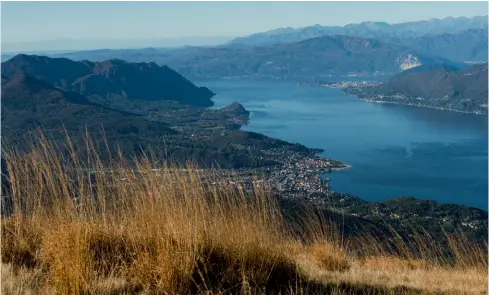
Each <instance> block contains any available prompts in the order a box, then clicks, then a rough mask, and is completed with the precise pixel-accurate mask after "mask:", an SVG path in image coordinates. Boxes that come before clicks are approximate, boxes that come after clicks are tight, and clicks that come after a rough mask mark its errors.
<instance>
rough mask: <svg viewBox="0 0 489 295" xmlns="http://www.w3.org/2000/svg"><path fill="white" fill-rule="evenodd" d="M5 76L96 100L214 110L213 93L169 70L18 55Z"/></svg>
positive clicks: (147, 65)
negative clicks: (38, 81) (28, 79)
mask: <svg viewBox="0 0 489 295" xmlns="http://www.w3.org/2000/svg"><path fill="white" fill-rule="evenodd" d="M2 74H3V75H4V76H6V77H12V76H14V75H16V74H27V75H30V76H32V77H35V78H37V79H41V80H43V81H46V82H48V83H50V84H52V85H53V86H55V87H58V88H61V89H63V90H66V91H72V92H76V93H78V94H81V95H86V96H88V97H89V98H92V99H94V100H97V101H100V100H117V99H136V100H150V101H162V100H165V101H176V102H178V103H182V104H187V105H193V106H211V105H213V102H212V101H211V100H210V98H211V97H212V96H213V95H214V94H213V93H212V92H211V91H210V90H208V89H207V88H203V87H200V88H199V87H197V86H195V85H194V84H192V83H191V82H190V81H188V80H187V79H185V78H184V77H183V76H181V75H180V74H178V73H177V72H175V71H173V70H172V69H170V68H168V67H166V66H162V67H160V66H158V65H156V64H155V63H128V62H125V61H122V60H108V61H104V62H89V61H79V62H75V61H72V60H69V59H66V58H49V57H45V56H30V55H23V54H21V55H17V56H15V57H13V58H11V59H10V60H8V61H6V62H4V63H2Z"/></svg>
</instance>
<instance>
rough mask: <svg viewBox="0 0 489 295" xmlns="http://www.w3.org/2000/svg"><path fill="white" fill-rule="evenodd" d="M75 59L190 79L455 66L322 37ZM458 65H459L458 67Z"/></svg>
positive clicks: (389, 47) (384, 45)
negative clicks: (168, 70)
mask: <svg viewBox="0 0 489 295" xmlns="http://www.w3.org/2000/svg"><path fill="white" fill-rule="evenodd" d="M57 56H64V57H68V58H71V59H75V60H84V59H89V60H103V59H106V58H108V57H110V58H118V59H124V60H127V61H131V62H141V61H152V62H156V63H158V64H166V65H168V66H170V67H172V68H174V69H176V70H177V71H178V72H180V73H182V74H184V75H186V76H189V77H200V78H229V77H234V78H245V77H252V78H273V79H277V78H279V79H292V80H310V79H318V78H324V77H330V76H346V75H349V74H362V75H372V74H392V73H398V72H400V71H402V70H405V69H409V68H411V67H415V66H418V65H421V64H431V63H440V62H444V63H447V64H449V63H451V62H450V61H448V60H446V59H444V58H440V57H437V56H435V55H432V54H430V53H425V52H421V51H418V50H413V49H411V48H408V47H406V46H405V45H397V44H392V43H389V42H383V41H378V40H375V39H367V38H360V37H348V36H324V37H318V38H313V39H308V40H304V41H300V42H294V43H285V44H277V45H274V46H260V47H243V48H229V47H209V48H198V47H193V48H185V49H181V50H176V49H175V50H163V51H158V50H150V49H146V50H145V51H144V53H141V52H139V51H131V50H129V51H128V50H126V51H90V52H75V53H67V54H63V55H57ZM456 65H457V66H459V65H458V64H456Z"/></svg>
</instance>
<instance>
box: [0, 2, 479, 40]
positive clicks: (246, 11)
mask: <svg viewBox="0 0 489 295" xmlns="http://www.w3.org/2000/svg"><path fill="white" fill-rule="evenodd" d="M487 9H488V6H487V2H410V3H409V2H307V3H305V2H71V3H70V2H2V3H1V13H2V21H1V24H2V30H1V33H2V43H3V42H17V41H39V40H50V39H56V38H74V39H85V38H104V39H105V38H111V39H135V38H173V37H188V36H240V35H247V34H251V33H255V32H260V31H265V30H269V29H274V28H278V27H286V26H291V27H300V26H308V25H313V24H321V25H345V24H348V23H355V22H362V21H369V20H372V21H387V22H390V23H393V22H404V21H413V20H423V19H429V18H443V17H447V16H454V17H457V16H466V17H470V16H475V15H486V14H487Z"/></svg>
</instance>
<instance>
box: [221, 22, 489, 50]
mask: <svg viewBox="0 0 489 295" xmlns="http://www.w3.org/2000/svg"><path fill="white" fill-rule="evenodd" d="M423 26H424V28H423ZM480 27H483V28H487V27H488V26H487V15H486V16H475V17H472V18H466V17H459V18H450V17H447V18H444V19H430V20H422V21H414V22H404V23H396V24H389V23H386V22H372V21H366V22H361V23H353V24H347V25H345V26H321V25H313V26H307V27H302V28H278V29H274V30H269V31H265V32H261V33H255V34H251V35H248V36H244V37H238V38H235V39H233V40H231V41H230V42H228V43H227V44H229V45H231V44H243V45H272V44H276V43H288V42H297V41H301V40H305V39H310V38H314V37H319V36H323V35H335V34H340V35H348V36H356V37H395V36H399V35H400V34H402V33H403V32H404V33H405V34H406V36H409V37H420V36H422V35H429V34H439V33H444V32H457V31H461V30H464V29H467V28H480Z"/></svg>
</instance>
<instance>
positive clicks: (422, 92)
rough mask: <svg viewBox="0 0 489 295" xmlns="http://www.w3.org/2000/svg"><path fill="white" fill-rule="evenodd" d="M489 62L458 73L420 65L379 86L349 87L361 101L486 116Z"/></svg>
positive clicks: (348, 91)
mask: <svg viewBox="0 0 489 295" xmlns="http://www.w3.org/2000/svg"><path fill="white" fill-rule="evenodd" d="M487 69H488V67H487V63H485V64H479V65H472V66H469V67H467V68H465V69H462V70H459V69H455V68H453V67H451V66H445V65H431V66H420V67H418V68H414V69H411V70H408V71H406V72H403V73H401V74H398V75H395V76H393V77H392V78H391V79H389V80H388V81H386V82H384V83H381V84H380V85H376V86H366V87H348V88H345V89H344V91H345V92H347V93H350V94H353V95H356V96H358V97H360V98H362V99H366V100H370V101H378V102H388V103H399V104H406V105H414V106H424V107H433V108H440V109H448V110H455V111H461V112H470V113H481V114H487V97H488V75H487Z"/></svg>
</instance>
